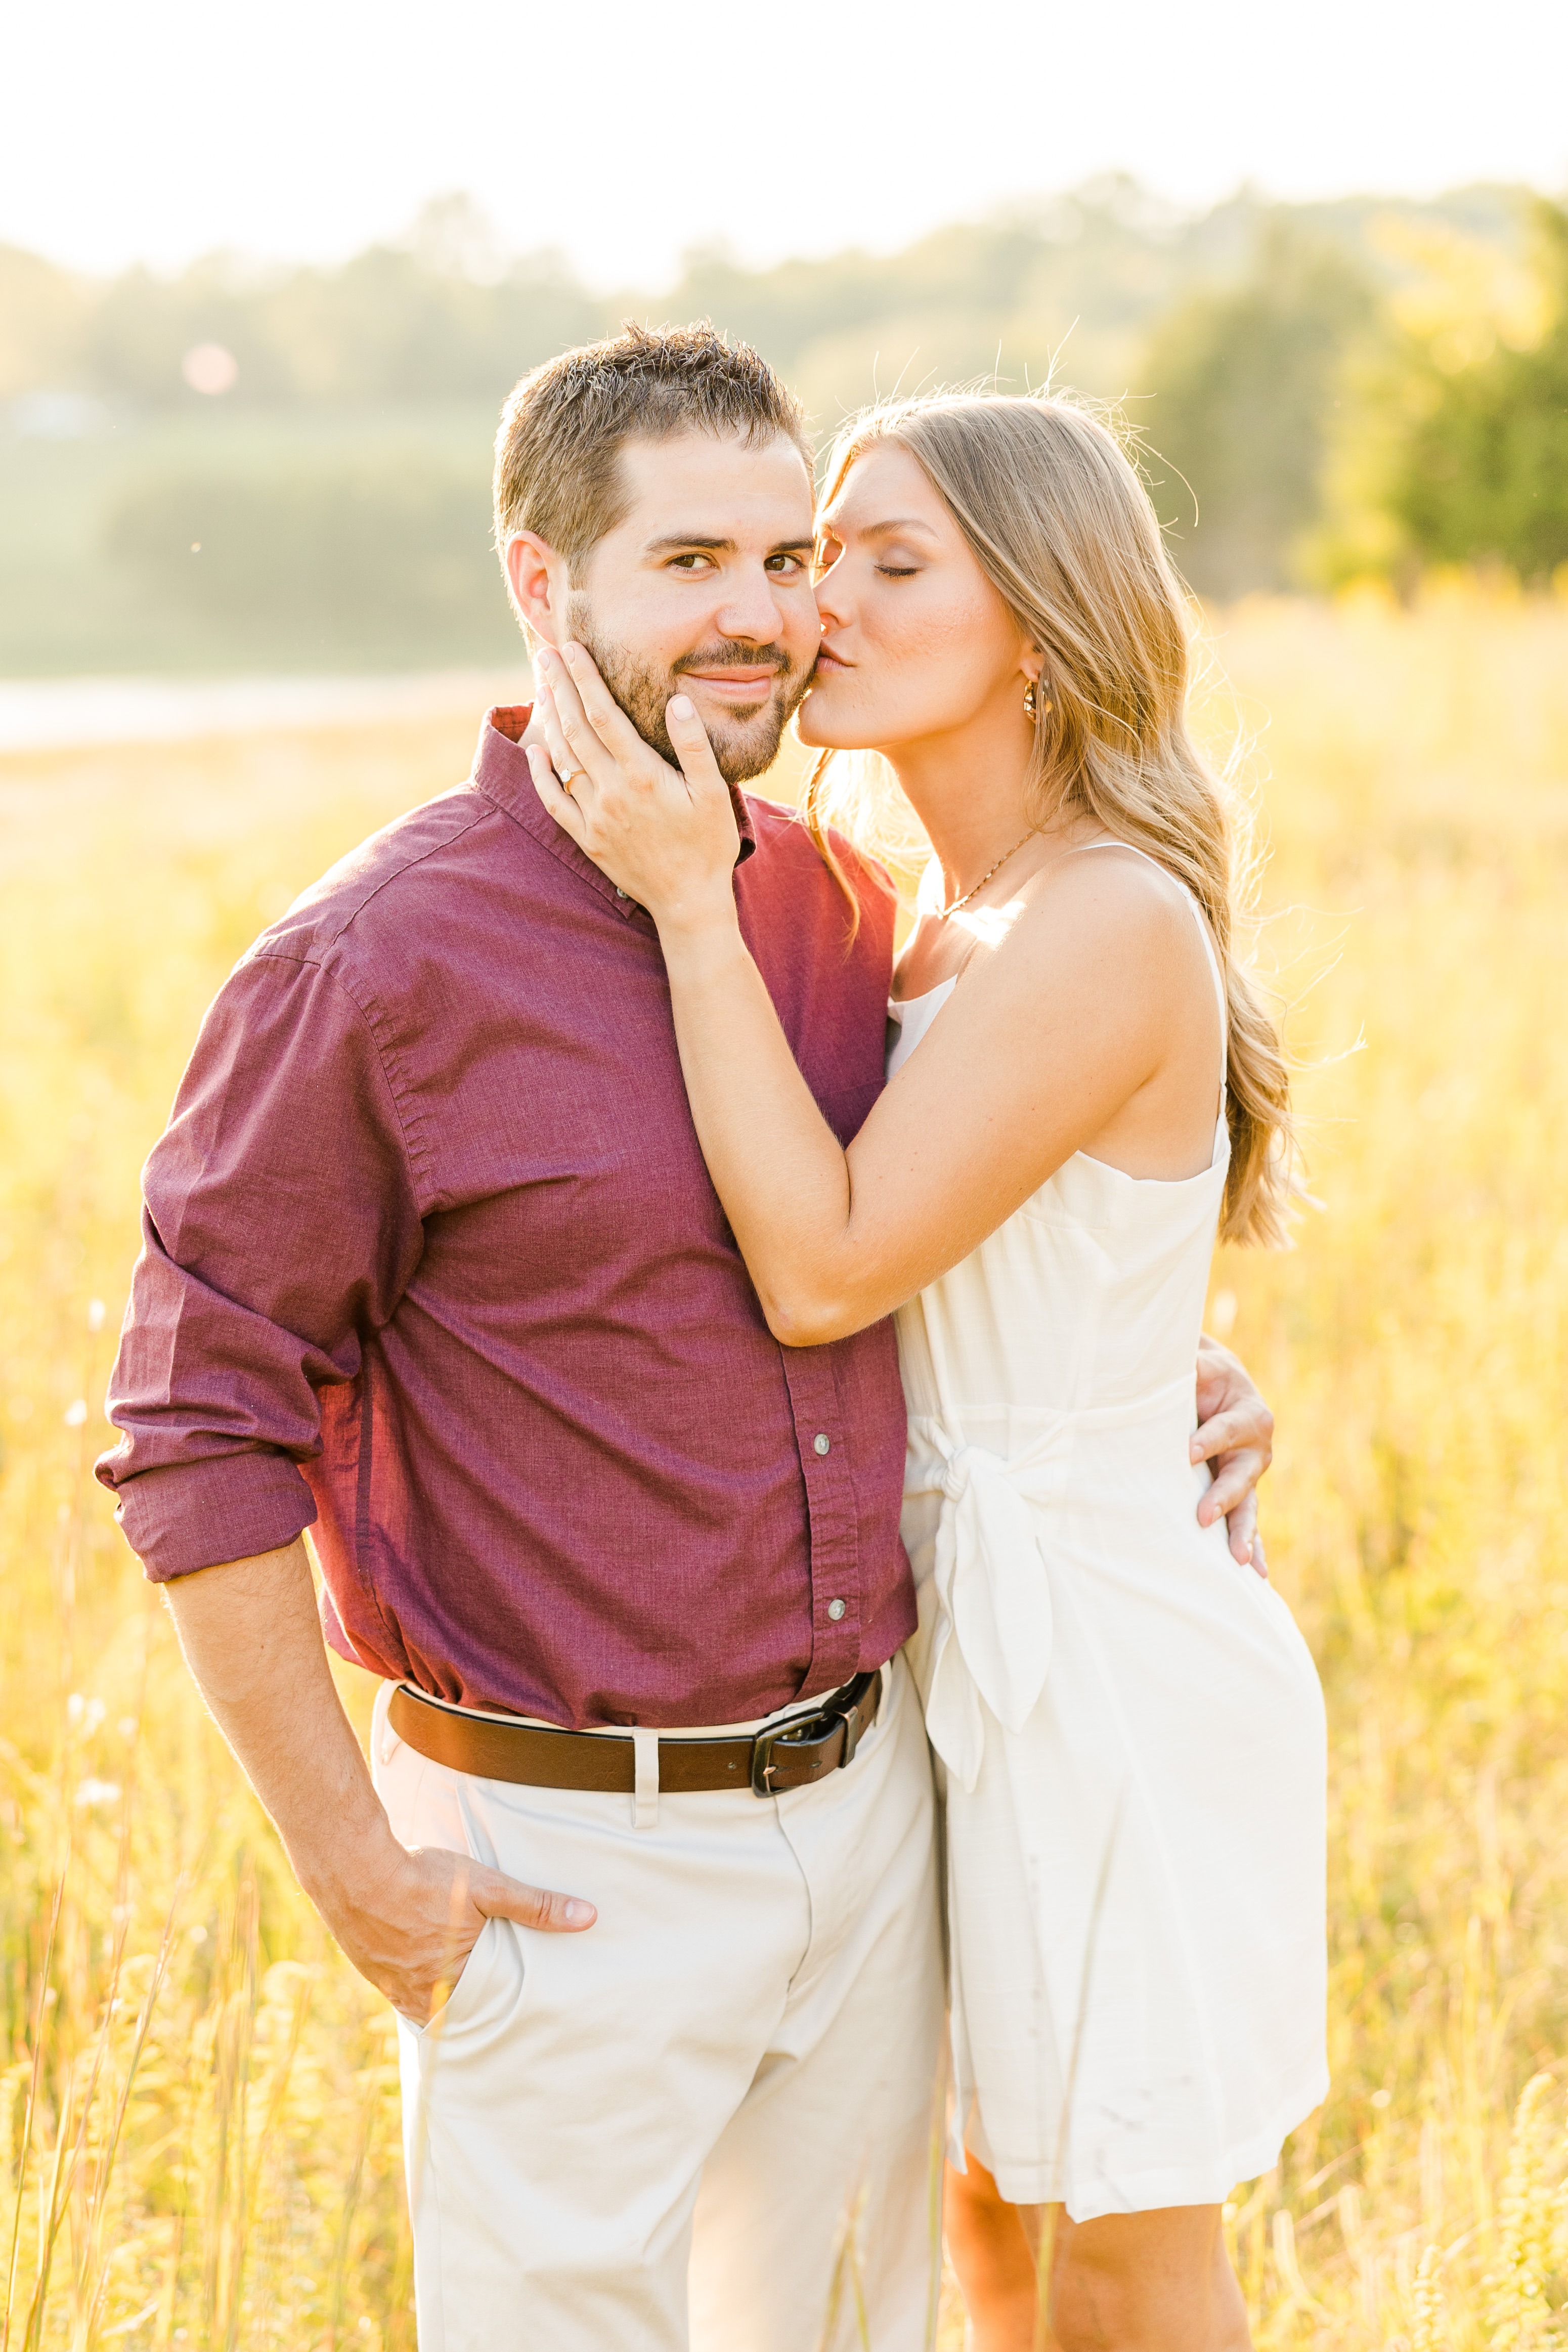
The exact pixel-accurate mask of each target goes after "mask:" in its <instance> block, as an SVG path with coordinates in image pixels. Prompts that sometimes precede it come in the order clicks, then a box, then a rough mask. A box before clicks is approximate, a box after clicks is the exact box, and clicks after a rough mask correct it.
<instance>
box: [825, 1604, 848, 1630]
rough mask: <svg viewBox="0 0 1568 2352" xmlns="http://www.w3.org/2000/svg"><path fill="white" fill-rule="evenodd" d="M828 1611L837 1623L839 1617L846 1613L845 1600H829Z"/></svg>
mask: <svg viewBox="0 0 1568 2352" xmlns="http://www.w3.org/2000/svg"><path fill="white" fill-rule="evenodd" d="M827 1613H828V1615H829V1616H830V1617H831V1618H832V1620H833V1622H834V1623H835V1624H836V1625H837V1622H838V1620H839V1619H840V1617H842V1616H843V1614H844V1603H843V1601H829V1602H828V1604H827Z"/></svg>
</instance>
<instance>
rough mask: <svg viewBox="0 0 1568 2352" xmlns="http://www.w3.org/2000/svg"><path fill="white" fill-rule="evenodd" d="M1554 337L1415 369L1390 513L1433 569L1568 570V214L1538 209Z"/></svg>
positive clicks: (1547, 314)
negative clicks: (1459, 565)
mask: <svg viewBox="0 0 1568 2352" xmlns="http://www.w3.org/2000/svg"><path fill="white" fill-rule="evenodd" d="M1535 219H1536V228H1537V253H1538V262H1539V268H1540V273H1541V278H1542V289H1543V293H1544V295H1545V302H1544V304H1543V311H1544V318H1545V321H1546V323H1545V331H1544V332H1543V333H1542V335H1541V337H1540V340H1539V341H1536V342H1535V343H1534V344H1533V347H1532V348H1529V349H1522V350H1521V349H1512V350H1510V348H1509V346H1508V345H1507V343H1505V342H1502V341H1495V342H1494V343H1493V347H1492V349H1491V350H1490V351H1489V352H1487V353H1486V355H1485V356H1484V357H1481V358H1479V359H1478V360H1477V361H1475V362H1472V363H1471V364H1469V365H1468V366H1466V365H1460V366H1458V367H1450V368H1447V369H1446V368H1444V367H1443V366H1442V365H1441V364H1440V356H1441V355H1440V352H1434V351H1433V350H1431V349H1430V348H1428V349H1426V350H1423V352H1421V354H1420V357H1419V359H1418V360H1417V361H1416V362H1415V365H1414V369H1413V381H1412V383H1411V385H1410V387H1409V395H1408V406H1409V408H1410V410H1411V411H1412V412H1413V416H1412V422H1411V425H1410V427H1409V430H1408V432H1407V434H1406V436H1405V439H1404V441H1403V443H1402V445H1401V446H1400V447H1399V449H1398V452H1397V457H1396V459H1395V462H1394V466H1393V467H1392V469H1391V477H1392V478H1391V479H1390V481H1389V485H1388V490H1387V505H1388V509H1389V512H1390V514H1391V516H1392V517H1393V519H1394V522H1395V523H1396V524H1397V525H1398V526H1399V527H1400V528H1401V529H1402V530H1403V531H1404V533H1405V537H1406V539H1407V541H1408V543H1409V545H1410V547H1411V548H1412V550H1413V551H1415V554H1416V555H1417V556H1418V557H1420V558H1423V559H1425V560H1426V561H1427V562H1438V563H1456V562H1473V561H1475V560H1476V559H1478V558H1479V559H1485V558H1487V557H1491V558H1493V559H1494V560H1496V561H1498V562H1502V563H1505V564H1508V565H1510V566H1511V567H1512V569H1513V570H1514V571H1516V572H1519V573H1521V576H1522V577H1523V578H1525V579H1527V580H1529V579H1543V578H1545V577H1546V576H1547V575H1549V574H1550V573H1551V572H1553V571H1555V569H1556V568H1557V566H1558V565H1559V564H1560V563H1568V211H1564V210H1563V209H1562V208H1561V207H1560V206H1558V205H1551V204H1546V203H1542V204H1540V205H1537V207H1536V214H1535Z"/></svg>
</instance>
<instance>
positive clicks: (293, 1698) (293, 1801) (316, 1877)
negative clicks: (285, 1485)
mask: <svg viewBox="0 0 1568 2352" xmlns="http://www.w3.org/2000/svg"><path fill="white" fill-rule="evenodd" d="M163 1590H164V1591H165V1593H166V1594H167V1596H168V1601H169V1607H170V1610H171V1612H173V1615H174V1623H175V1626H176V1627H177V1629H178V1632H179V1636H180V1646H181V1648H182V1649H183V1650H184V1654H185V1662H186V1664H188V1665H189V1667H190V1669H191V1673H192V1674H193V1675H194V1676H195V1681H196V1685H197V1687H198V1689H199V1690H200V1692H201V1694H202V1696H203V1698H204V1699H205V1701H206V1703H207V1706H209V1707H210V1709H211V1710H212V1714H213V1717H214V1718H215V1720H216V1723H217V1727H218V1728H219V1730H220V1731H221V1732H222V1733H223V1736H224V1738H226V1740H227V1742H228V1744H229V1746H230V1747H231V1748H233V1750H234V1752H235V1755H236V1756H237V1758H238V1759H239V1762H240V1764H241V1766H242V1768H243V1769H244V1771H245V1775H246V1778H247V1780H248V1781H249V1782H250V1785H251V1787H252V1788H253V1789H254V1790H256V1793H257V1795H258V1797H259V1798H260V1800H261V1801H262V1803H263V1804H264V1805H265V1806H266V1808H267V1811H268V1813H269V1814H270V1815H271V1817H272V1820H273V1822H275V1823H276V1825H277V1828H278V1831H279V1835H280V1836H281V1838H282V1840H283V1843H284V1844H285V1846H287V1848H288V1850H289V1861H290V1862H291V1863H292V1864H293V1865H294V1870H295V1874H296V1875H297V1876H298V1878H299V1881H300V1885H301V1886H302V1887H303V1888H304V1890H305V1892H306V1894H307V1895H310V1899H311V1900H312V1902H314V1903H315V1904H316V1905H317V1906H318V1907H319V1908H320V1909H321V1910H322V1911H324V1912H325V1913H326V1914H327V1915H328V1916H329V1917H330V1916H331V1913H332V1910H333V1908H334V1907H335V1898H336V1897H337V1896H338V1895H340V1894H341V1892H342V1888H343V1887H344V1885H346V1884H347V1883H348V1882H349V1881H350V1880H352V1879H353V1878H354V1877H357V1876H362V1875H363V1873H364V1872H365V1871H366V1869H367V1868H368V1869H369V1870H370V1871H372V1872H374V1871H375V1870H376V1869H377V1867H378V1865H379V1866H380V1867H381V1868H385V1867H386V1865H387V1864H388V1863H389V1862H390V1861H391V1860H392V1858H393V1857H392V1854H391V1852H390V1849H391V1848H392V1847H393V1846H394V1845H395V1840H394V1838H393V1834H392V1830H391V1826H390V1824H389V1823H388V1822H387V1818H386V1815H385V1813H384V1811H383V1810H382V1805H381V1801H380V1799H379V1798H378V1797H377V1795H376V1793H375V1790H374V1788H373V1787H372V1785H371V1778H370V1772H369V1770H368V1769H367V1767H366V1764H365V1760H364V1757H363V1753H362V1752H361V1749H360V1745H359V1741H358V1740H357V1739H356V1738H355V1737H354V1734H353V1727H352V1725H351V1724H350V1722H349V1719H348V1717H347V1716H346V1715H345V1714H344V1712H343V1708H342V1701H341V1700H340V1698H339V1696H338V1694H337V1689H336V1686H335V1685H334V1684H333V1682H332V1677H331V1669H330V1668H329V1666H328V1664H327V1654H326V1645H325V1643H323V1641H322V1638H321V1619H320V1617H319V1615H318V1613H317V1609H316V1595H315V1588H314V1585H313V1583H312V1580H311V1576H310V1560H309V1559H308V1558H307V1557H306V1552H305V1547H304V1544H303V1542H301V1541H296V1542H294V1543H292V1544H290V1545H289V1548H288V1549H287V1550H286V1551H272V1552H263V1553H261V1554H260V1555H259V1556H258V1558H256V1559H238V1560H233V1561H230V1562H229V1563H228V1564H227V1565H226V1566H225V1567H222V1568H205V1569H200V1570H197V1571H196V1572H195V1574H194V1575H190V1576H180V1577H174V1578H173V1579H172V1580H170V1582H169V1583H167V1584H166V1585H165V1586H164V1588H163Z"/></svg>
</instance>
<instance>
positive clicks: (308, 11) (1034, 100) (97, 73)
mask: <svg viewBox="0 0 1568 2352" xmlns="http://www.w3.org/2000/svg"><path fill="white" fill-rule="evenodd" d="M6 16H7V25H6V30H5V40H4V57H5V72H4V88H3V91H0V240H3V241H5V242H9V243H12V244H16V245H22V246H26V247H32V248H34V249H36V250H40V251H44V252H47V253H49V254H51V255H53V256H55V257H58V258H60V259H62V260H67V261H70V262H74V263H77V264H79V265H81V266H84V267H87V268H93V269H110V268H119V267H121V265H123V264H125V263H126V262H129V261H131V260H148V261H151V262H153V264H154V265H156V266H159V267H165V268H171V267H174V266H177V265H178V264H180V263H183V262H184V261H185V260H187V259H189V258H190V257H192V256H193V255H195V254H196V253H199V252H203V251H207V250H210V249H211V248H213V247H218V246H227V247H238V248H240V249H242V250H244V251H247V252H250V253H255V254H258V255H263V256H272V257H307V258H315V259H334V258H337V257H341V256H342V255H345V254H347V253H350V252H352V251H353V250H355V249H356V248H357V247H360V246H362V245H364V244H366V243H368V242H369V241H370V240H371V239H372V238H374V237H377V236H392V235H395V233H396V232H397V231H398V230H399V229H401V228H402V227H403V226H405V224H406V223H407V222H408V220H409V219H410V218H411V216H412V215H413V214H414V213H415V212H416V209H417V208H418V206H419V205H420V204H421V203H422V202H423V201H424V199H425V198H426V197H427V196H429V195H431V194H435V193H437V192H438V191H442V190H447V189H454V188H461V189H467V190H468V191H470V192H471V193H472V194H474V196H475V197H476V198H477V199H478V200H479V203H480V204H481V205H483V207H484V208H485V209H486V210H487V211H488V212H489V214H490V215H491V216H492V217H493V218H494V220H495V221H496V223H497V225H498V226H499V227H500V231H501V233H502V236H503V237H504V238H505V240H506V242H507V243H508V244H509V245H510V246H514V247H538V246H556V247H562V248H563V249H564V251H565V252H566V253H567V255H568V256H569V257H570V258H571V259H572V260H573V261H574V263H575V264H576V266H577V268H579V269H580V270H581V271H582V272H584V274H585V275H586V276H587V277H589V278H591V279H592V280H593V282H595V284H596V285H599V286H615V285H638V286H645V287H648V288H654V287H657V285H658V282H659V281H660V279H661V278H668V277H669V275H670V274H671V273H672V272H673V270H674V268H675V265H676V262H677V260H678V257H679V254H680V252H681V250H682V248H683V247H687V246H689V245H692V244H696V243H700V242H704V241H708V240H712V239H722V240H724V241H725V242H727V243H728V244H729V245H730V246H731V247H732V248H733V249H734V250H735V252H736V253H737V254H738V255H739V256H740V257H743V258H744V259H747V260H750V261H770V260H774V259H777V258H780V257H783V256H784V255H786V254H792V253H812V254H815V253H822V252H828V251H832V250H834V249H836V248H837V247H842V246H846V245H852V244H858V245H865V246H868V247H872V248H873V249H881V250H892V249H894V248H896V247H899V246H900V245H902V244H905V243H906V242H908V241H909V240H910V238H912V237H914V236H918V235H919V234H920V233H921V231H922V230H923V229H926V228H929V227H932V226H936V225H938V224H939V223H941V222H943V221H948V220H952V219H955V218H960V217H971V216H973V215H978V214H983V213H984V212H986V211H988V210H990V209H991V208H992V207H993V206H994V205H998V204H1002V203H1005V202H1006V201H1007V200H1008V199H1009V198H1013V197H1017V196H1026V195H1028V194H1032V193H1038V192H1043V191H1048V190H1054V189H1059V188H1063V187H1067V186H1069V185H1071V184H1073V183H1074V182H1076V181H1078V180H1080V179H1082V178H1085V177H1087V176H1088V175H1089V173H1095V172H1100V171H1105V170H1109V169H1115V168H1121V169H1124V170H1128V171H1131V172H1133V173H1136V174H1137V176H1138V177H1139V178H1140V179H1141V180H1142V181H1143V182H1144V183H1145V184H1147V185H1149V186H1150V187H1152V189H1154V190H1156V191H1157V192H1158V193H1159V194H1163V195H1166V196H1169V197H1173V198H1175V199H1176V200H1178V201H1180V202H1182V203H1192V204H1203V203H1206V202H1209V201H1212V200H1213V199H1215V198H1216V197H1218V196H1220V195H1223V194H1227V193H1228V192H1229V191H1230V190H1231V189H1233V188H1234V187H1235V186H1236V185H1237V183H1238V182H1240V181H1242V180H1244V179H1250V180H1253V181H1256V182H1257V183H1258V184H1260V185H1261V186H1262V187H1264V188H1265V189H1267V190H1268V191H1269V192H1270V193H1272V194H1278V195H1281V196H1290V197H1301V196H1310V195H1322V194H1343V193H1345V192H1348V191H1350V190H1352V189H1373V190H1388V191H1394V190H1405V191H1408V192H1409V193H1411V194H1433V193H1436V191H1437V190H1438V189H1440V188H1443V187H1448V186H1453V185H1456V184H1459V183H1462V182H1464V181H1466V180H1473V179H1482V178H1489V179H1522V180H1529V181H1531V182H1533V183H1534V184H1536V185H1538V186H1541V187H1544V188H1548V189H1552V190H1553V191H1557V192H1563V191H1564V190H1568V104H1565V103H1564V95H1563V93H1564V91H1565V90H1568V5H1565V0H1487V5H1485V6H1484V7H1481V8H1479V9H1478V8H1477V7H1476V6H1475V5H1474V0H1465V5H1459V0H1310V5H1303V4H1302V0H1289V5H1283V4H1282V0H1187V5H1184V6H1183V5H1176V0H1101V5H1096V0H957V5H952V6H950V7H940V8H939V7H936V6H934V5H931V0H905V5H903V6H902V7H900V8H894V7H892V6H890V5H887V0H881V5H875V6H873V5H866V0H796V5H795V6H794V7H793V8H791V7H789V6H785V7H783V8H777V9H769V8H765V7H760V6H758V5H756V0H751V5H741V6H736V7H731V8H723V7H721V6H719V5H715V0H705V5H697V6H694V5H690V0H576V5H570V6H568V5H554V6H549V5H542V0H534V5H526V6H525V5H521V0H439V5H432V0H418V5H414V0H267V5H266V6H265V7H263V6H261V5H258V0H248V5H241V0H139V5H135V6H128V5H126V0H53V5H37V0H35V5H31V6H16V7H13V8H11V9H8V10H7V11H6Z"/></svg>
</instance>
